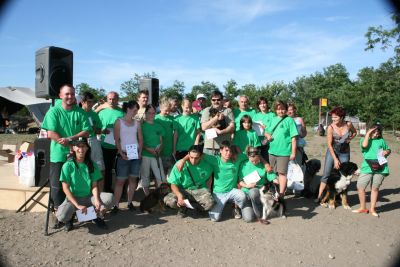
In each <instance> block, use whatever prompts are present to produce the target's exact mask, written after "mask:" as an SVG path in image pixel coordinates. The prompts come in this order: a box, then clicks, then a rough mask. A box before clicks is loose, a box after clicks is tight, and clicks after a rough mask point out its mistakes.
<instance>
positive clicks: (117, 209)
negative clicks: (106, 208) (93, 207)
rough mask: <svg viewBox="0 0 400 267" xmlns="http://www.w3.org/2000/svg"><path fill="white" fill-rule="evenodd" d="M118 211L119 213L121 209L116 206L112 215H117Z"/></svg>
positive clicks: (112, 210)
mask: <svg viewBox="0 0 400 267" xmlns="http://www.w3.org/2000/svg"><path fill="white" fill-rule="evenodd" d="M118 211H119V208H118V207H117V206H114V207H113V208H112V209H111V211H110V213H111V214H114V215H115V214H117V213H118Z"/></svg>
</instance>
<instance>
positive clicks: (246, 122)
mask: <svg viewBox="0 0 400 267" xmlns="http://www.w3.org/2000/svg"><path fill="white" fill-rule="evenodd" d="M252 127H253V121H252V119H251V117H250V116H249V115H243V117H242V118H241V119H240V130H239V131H236V132H235V136H234V137H233V144H234V145H235V146H236V150H237V152H238V153H243V154H246V148H247V147H248V146H252V147H259V146H261V142H260V139H259V138H258V136H257V133H256V131H254V130H253V128H252Z"/></svg>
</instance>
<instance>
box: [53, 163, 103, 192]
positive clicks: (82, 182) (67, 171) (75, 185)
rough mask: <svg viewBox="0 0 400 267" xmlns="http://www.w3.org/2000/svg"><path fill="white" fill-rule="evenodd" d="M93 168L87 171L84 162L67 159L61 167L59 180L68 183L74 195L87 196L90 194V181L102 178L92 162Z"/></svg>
mask: <svg viewBox="0 0 400 267" xmlns="http://www.w3.org/2000/svg"><path fill="white" fill-rule="evenodd" d="M93 167H94V170H93V172H92V173H89V169H88V167H87V166H86V164H85V163H77V165H76V164H75V162H74V161H73V160H69V161H67V162H65V163H64V165H63V166H62V169H61V175H60V181H61V182H65V183H67V184H68V185H69V190H70V191H71V193H72V195H74V197H89V196H91V195H92V183H93V182H96V181H98V180H100V179H101V178H102V176H101V173H100V170H99V167H98V166H97V164H96V163H94V162H93Z"/></svg>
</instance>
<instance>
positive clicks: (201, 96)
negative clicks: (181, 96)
mask: <svg viewBox="0 0 400 267" xmlns="http://www.w3.org/2000/svg"><path fill="white" fill-rule="evenodd" d="M199 98H206V96H205V95H204V94H198V95H197V96H196V99H199Z"/></svg>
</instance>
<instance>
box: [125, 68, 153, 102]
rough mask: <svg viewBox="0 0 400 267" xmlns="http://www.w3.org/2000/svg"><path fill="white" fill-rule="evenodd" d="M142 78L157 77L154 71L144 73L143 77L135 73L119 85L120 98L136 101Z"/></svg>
mask: <svg viewBox="0 0 400 267" xmlns="http://www.w3.org/2000/svg"><path fill="white" fill-rule="evenodd" d="M142 78H157V75H156V73H155V72H154V71H153V72H152V73H149V72H145V73H143V75H139V74H137V73H135V74H134V75H133V77H132V78H131V79H129V80H128V81H125V82H123V83H122V84H121V88H120V91H121V98H123V99H124V100H136V96H137V93H138V92H139V84H140V79H142Z"/></svg>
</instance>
